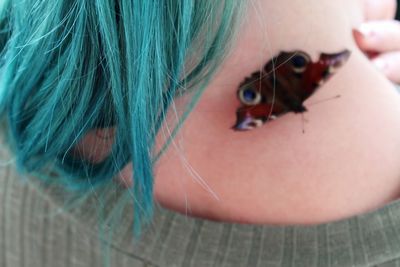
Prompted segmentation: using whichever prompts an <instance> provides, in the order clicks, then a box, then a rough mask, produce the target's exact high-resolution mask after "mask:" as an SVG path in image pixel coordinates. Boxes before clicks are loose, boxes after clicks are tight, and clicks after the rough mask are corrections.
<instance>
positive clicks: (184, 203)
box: [88, 0, 400, 224]
mask: <svg viewBox="0 0 400 267" xmlns="http://www.w3.org/2000/svg"><path fill="white" fill-rule="evenodd" d="M382 1H384V2H387V3H389V4H391V3H392V2H393V1H392V0H382ZM390 1H392V2H391V3H390ZM373 2H375V3H376V1H373V0H365V1H363V0H356V1H344V0H339V1H327V0H323V1H322V0H310V1H308V2H307V5H304V1H300V0H295V1H294V0H283V1H273V0H253V1H252V2H251V3H253V5H252V6H250V8H249V11H248V12H249V13H248V15H247V16H246V20H245V22H244V25H243V27H242V29H241V30H240V34H239V38H238V42H237V43H235V47H234V49H233V51H232V52H231V53H230V55H229V56H228V57H227V60H226V61H225V63H224V64H223V66H222V67H221V69H220V72H219V73H218V74H217V75H216V77H215V78H214V79H213V81H212V82H211V84H210V85H209V86H208V88H207V89H206V91H205V93H204V95H203V96H202V98H201V100H200V102H199V104H198V105H197V107H196V108H195V109H194V110H193V112H192V113H191V114H190V116H189V118H188V120H187V121H186V123H185V124H184V126H183V128H182V129H181V131H180V132H179V134H178V136H177V137H176V138H175V140H174V143H173V144H171V146H170V147H169V149H168V150H167V151H166V153H165V154H164V155H163V156H162V157H161V158H160V161H159V162H158V163H157V164H156V167H155V175H156V178H155V199H156V201H158V202H159V203H160V204H161V205H163V206H164V207H167V208H170V209H173V210H176V211H178V212H182V213H186V214H188V215H192V216H199V217H203V218H208V219H213V220H220V221H231V222H246V223H269V224H315V223H321V222H327V221H332V220H337V219H341V218H345V217H349V216H352V215H355V214H360V213H363V212H366V211H369V210H372V209H375V208H378V207H380V206H383V205H384V204H386V203H388V202H390V201H393V200H395V199H397V198H398V197H399V194H400V134H399V131H400V116H399V115H400V113H399V112H400V99H399V95H398V93H397V92H396V91H395V89H394V87H393V85H392V84H391V83H390V82H389V81H388V79H387V78H385V76H384V75H383V74H385V75H387V73H385V72H384V71H382V70H379V69H378V68H377V67H376V66H374V63H376V62H375V61H374V60H372V61H370V60H369V59H368V58H367V57H366V56H365V54H364V52H362V51H361V50H360V49H359V47H357V45H359V46H360V47H361V48H363V49H364V50H366V49H365V46H363V45H364V44H365V43H366V42H368V38H364V37H360V36H357V35H356V36H354V35H353V31H352V29H354V28H359V27H360V26H361V25H362V24H361V23H362V22H363V21H365V20H377V19H388V20H389V19H390V16H391V15H388V14H389V13H390V12H393V11H390V10H389V11H388V10H386V11H385V10H381V11H380V12H381V14H376V13H375V14H372V15H371V11H370V10H371V8H368V6H371V3H373ZM366 3H367V4H366ZM380 3H382V2H380ZM344 6H345V7H346V8H343V7H344ZM288 7H290V8H288ZM392 9H393V8H392ZM376 10H377V9H376V7H375V8H374V12H376ZM380 32H381V33H382V31H380ZM399 36H400V35H399ZM355 41H357V44H356V43H355ZM345 48H347V49H349V50H351V51H352V55H351V57H350V60H349V61H348V63H347V64H346V65H345V66H344V67H342V69H341V70H340V71H339V72H338V73H337V74H335V76H334V77H333V78H332V79H330V80H329V82H327V83H326V84H325V85H324V86H323V87H322V88H320V89H319V90H318V91H317V92H316V93H315V94H314V95H313V96H312V97H311V98H309V99H308V100H307V101H306V102H305V105H306V107H307V108H308V112H306V113H304V118H305V121H304V130H305V132H304V133H303V132H302V128H303V126H302V124H303V122H302V116H301V115H298V114H293V113H291V114H287V115H285V116H283V117H281V118H279V119H277V120H276V121H273V122H269V123H267V124H265V125H264V126H262V127H261V128H259V129H256V130H253V131H249V132H235V131H233V130H232V129H231V126H232V125H233V124H234V122H235V111H236V109H237V108H238V107H239V106H240V103H239V101H238V100H237V98H236V90H237V87H238V85H239V84H240V83H241V81H242V80H243V79H244V78H245V77H246V76H248V75H250V74H251V73H252V72H254V71H256V70H258V69H259V68H260V67H262V66H263V65H264V64H265V63H266V62H267V61H268V60H269V59H270V58H271V57H272V56H273V55H277V54H278V53H279V52H280V51H283V50H285V51H291V50H299V49H300V50H305V51H307V52H308V53H310V54H311V55H312V57H313V58H314V59H316V58H317V57H318V55H319V53H320V52H327V53H329V52H338V51H340V50H342V49H345ZM371 48H373V49H372V50H374V51H376V52H378V53H381V54H380V55H384V56H387V52H388V51H387V49H383V48H379V47H377V45H375V46H371ZM397 49H400V48H397ZM336 95H340V96H341V97H340V98H339V99H332V97H334V96H336ZM327 99H331V100H328V101H323V102H320V103H318V104H313V103H316V102H319V101H321V100H327ZM176 102H177V107H178V108H179V107H182V102H183V100H181V99H177V101H176ZM170 118H173V113H170ZM164 135H168V129H167V127H166V125H164V127H163V131H162V132H160V134H159V136H158V144H159V146H158V147H160V146H161V144H162V143H163V142H164V141H165V136H164ZM95 141H96V142H97V143H99V142H100V144H102V145H104V146H107V145H109V144H110V143H111V141H110V139H107V138H106V139H100V141H99V140H95ZM101 142H102V143H101ZM88 147H91V146H90V145H89V146H88ZM101 154H102V153H101V152H100V153H97V154H96V155H95V156H94V157H92V159H93V160H98V159H99V158H101V157H102V155H101ZM103 154H104V153H103ZM131 176H132V171H131V169H130V167H129V166H128V167H127V168H125V169H124V170H123V172H122V173H121V177H122V179H121V180H122V182H124V183H127V184H129V183H130V177H131Z"/></svg>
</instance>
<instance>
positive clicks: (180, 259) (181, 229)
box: [0, 155, 400, 267]
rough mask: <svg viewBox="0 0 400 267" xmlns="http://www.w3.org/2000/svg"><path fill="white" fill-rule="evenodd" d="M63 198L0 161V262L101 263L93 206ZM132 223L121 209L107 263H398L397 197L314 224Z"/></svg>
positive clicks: (61, 266)
mask: <svg viewBox="0 0 400 267" xmlns="http://www.w3.org/2000/svg"><path fill="white" fill-rule="evenodd" d="M4 160H5V157H4V155H3V157H2V161H1V162H3V161H4ZM62 201H63V193H62V192H60V191H57V190H52V189H46V190H39V189H38V187H37V186H36V185H35V183H32V182H27V181H24V180H23V179H22V178H21V176H19V175H18V174H17V173H16V172H15V170H14V167H13V165H7V166H4V164H3V165H1V167H0V267H23V266H26V267H67V266H69V267H92V266H93V267H101V266H102V265H101V262H102V259H103V258H102V250H101V246H100V244H101V242H100V241H99V239H98V234H97V230H96V229H97V226H96V221H97V217H96V212H94V209H93V208H91V206H90V205H89V206H85V205H84V206H82V208H81V209H80V210H79V211H61V209H60V207H61V206H62ZM131 222H132V220H131V214H130V213H128V212H127V213H124V215H123V220H122V222H121V224H120V227H119V228H118V231H117V233H116V234H115V240H114V241H113V243H112V245H111V266H112V267H128V266H129V267H136V266H141V267H144V266H146V267H148V266H160V267H161V266H168V267H171V266H184V267H187V266H195V267H202V266H218V267H220V266H221V267H222V266H251V267H252V266H270V267H273V266H274V267H278V266H292V267H302V266H304V267H313V266H320V267H329V266H337V267H350V266H353V267H356V266H381V267H383V266H385V267H389V266H393V267H394V266H400V200H396V201H395V202H392V203H389V204H388V205H385V206H384V207H382V208H379V209H377V210H374V211H372V212H368V213H366V214H361V215H358V216H354V217H351V218H347V219H344V220H340V221H334V222H331V223H327V224H319V225H313V226H299V225H297V226H296V225H294V226H273V225H263V226H260V225H259V226H255V225H241V224H232V223H218V222H213V221H208V220H203V219H196V218H191V217H186V216H184V215H181V214H178V213H175V212H171V211H169V210H166V209H163V208H161V207H158V208H157V209H156V213H155V218H154V222H153V224H152V225H151V226H150V227H149V228H148V229H147V230H146V231H145V232H144V234H143V237H142V239H141V241H140V242H132V239H131V237H132V235H131Z"/></svg>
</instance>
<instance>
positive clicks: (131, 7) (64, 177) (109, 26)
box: [0, 0, 245, 232]
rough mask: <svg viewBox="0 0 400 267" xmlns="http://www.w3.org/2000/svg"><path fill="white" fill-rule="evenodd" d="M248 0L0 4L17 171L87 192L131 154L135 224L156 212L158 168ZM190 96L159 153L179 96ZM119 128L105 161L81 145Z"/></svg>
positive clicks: (3, 105)
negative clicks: (95, 133) (96, 133)
mask: <svg viewBox="0 0 400 267" xmlns="http://www.w3.org/2000/svg"><path fill="white" fill-rule="evenodd" d="M243 2H245V1H239V0H232V1H230V0H226V1H216V0H201V1H200V0H159V1H156V0H154V1H149V0H93V1H82V0H59V1H50V0H46V1H37V0H18V1H11V0H2V1H0V20H1V21H0V27H1V29H0V46H1V47H0V49H1V63H0V64H1V65H0V66H1V68H0V115H1V118H2V120H3V121H4V122H5V125H6V127H4V131H5V132H6V134H7V136H8V138H7V140H8V144H9V145H10V147H11V149H12V151H13V152H14V154H15V156H16V164H17V168H18V170H20V171H21V172H25V173H36V174H43V173H52V174H53V173H57V178H55V176H54V175H38V176H37V177H41V178H42V179H44V180H45V182H47V183H57V185H60V186H62V187H63V188H66V189H67V190H69V191H74V192H77V193H78V194H81V195H84V194H86V193H88V192H89V191H91V190H93V189H94V188H99V187H102V188H106V186H107V185H110V183H111V182H112V181H113V180H112V179H113V177H115V176H116V175H117V174H118V173H119V172H120V171H121V169H122V168H124V167H125V166H126V165H127V164H129V163H130V162H131V164H132V167H133V170H134V171H133V173H134V174H133V181H134V182H133V186H132V188H131V190H132V192H133V194H131V195H130V196H131V200H132V201H133V203H134V213H135V214H134V222H135V223H134V225H136V227H135V229H136V231H137V232H140V224H141V223H142V222H143V220H144V219H146V220H147V219H149V218H151V216H152V213H153V176H154V173H153V165H154V164H155V162H156V160H157V159H158V157H159V156H160V155H161V154H162V152H163V151H164V150H165V149H166V147H167V146H168V144H169V142H170V141H171V139H172V138H173V137H174V135H175V134H176V132H177V131H178V130H179V128H180V126H181V125H182V123H183V122H184V120H185V118H186V117H187V115H188V114H189V112H190V111H191V109H192V108H193V106H194V105H195V104H196V102H197V101H198V99H199V97H200V96H201V93H202V92H203V90H204V88H205V87H206V85H207V83H208V81H209V80H210V79H211V77H212V76H213V74H215V72H216V70H217V68H218V66H219V65H220V64H221V61H222V60H223V58H224V57H225V56H226V54H227V51H228V47H227V44H230V43H232V38H233V36H234V33H235V29H237V23H238V21H239V19H238V18H240V14H241V11H242V10H243V8H242V6H243ZM190 92H193V95H192V98H191V100H190V101H189V102H188V103H187V105H186V109H185V112H184V114H183V115H182V117H181V118H180V120H179V122H178V123H177V124H176V125H174V129H173V133H172V135H171V136H170V137H169V140H168V141H167V142H166V143H165V145H164V148H163V149H162V150H161V151H155V148H154V146H155V139H156V135H157V134H158V132H159V131H160V128H161V127H162V125H163V123H164V122H165V119H166V114H167V111H168V110H169V109H170V108H171V106H172V105H173V104H174V99H175V98H177V97H180V96H183V95H186V94H188V93H190ZM101 128H113V129H115V134H114V139H113V145H112V148H111V151H110V152H109V153H108V156H107V157H106V158H105V159H104V160H102V161H101V162H92V161H89V160H88V159H85V158H84V157H79V156H77V155H76V153H75V154H74V153H73V152H72V151H73V149H74V147H75V146H76V145H77V144H78V142H79V141H80V140H82V138H83V137H84V136H86V135H87V134H88V132H90V131H92V130H94V129H101Z"/></svg>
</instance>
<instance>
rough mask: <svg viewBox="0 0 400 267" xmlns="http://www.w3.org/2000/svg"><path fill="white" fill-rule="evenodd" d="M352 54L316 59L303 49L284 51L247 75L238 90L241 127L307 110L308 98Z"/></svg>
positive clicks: (321, 56)
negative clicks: (305, 102) (260, 68)
mask: <svg viewBox="0 0 400 267" xmlns="http://www.w3.org/2000/svg"><path fill="white" fill-rule="evenodd" d="M349 57H350V51H349V50H343V51H341V52H339V53H335V54H326V53H322V54H320V56H319V60H318V61H316V62H313V61H312V59H311V57H310V56H309V55H308V54H307V53H305V52H303V51H292V52H281V53H280V54H279V55H278V56H276V57H273V58H272V59H271V60H270V61H268V62H267V64H266V65H265V66H264V68H263V69H262V70H261V71H258V72H254V73H253V74H252V75H251V76H250V77H247V78H246V79H245V80H244V81H243V82H242V83H241V84H240V85H239V89H238V91H237V97H238V99H239V101H240V102H241V106H240V107H239V108H238V109H237V111H236V123H235V125H234V126H233V127H232V128H233V129H234V130H237V131H245V130H251V129H254V128H257V127H260V126H262V125H263V124H264V123H266V122H268V121H269V120H273V119H276V118H277V117H279V116H281V115H283V114H285V113H288V112H295V113H302V112H305V111H307V108H306V107H305V106H304V104H303V103H304V101H305V100H306V99H307V98H309V97H310V96H311V95H312V94H313V93H315V91H316V90H318V88H320V87H321V86H322V85H323V84H324V83H325V82H326V81H327V80H328V79H329V78H330V77H331V76H332V75H333V74H334V73H335V72H336V71H337V70H338V69H339V68H340V67H342V66H343V65H344V64H345V63H346V62H347V60H348V58H349Z"/></svg>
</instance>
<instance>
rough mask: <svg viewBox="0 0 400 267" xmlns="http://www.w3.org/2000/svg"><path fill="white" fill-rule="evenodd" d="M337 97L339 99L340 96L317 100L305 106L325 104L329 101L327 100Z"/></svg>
mask: <svg viewBox="0 0 400 267" xmlns="http://www.w3.org/2000/svg"><path fill="white" fill-rule="evenodd" d="M339 97H341V96H340V95H335V96H333V97H329V98H326V99H321V100H318V101H316V102H313V103H310V104H308V105H307V106H312V105H316V104H319V103H322V102H326V101H329V100H333V99H337V98H339Z"/></svg>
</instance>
